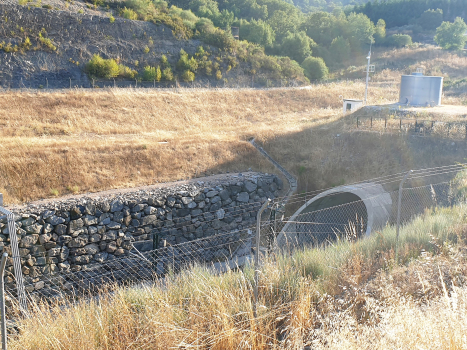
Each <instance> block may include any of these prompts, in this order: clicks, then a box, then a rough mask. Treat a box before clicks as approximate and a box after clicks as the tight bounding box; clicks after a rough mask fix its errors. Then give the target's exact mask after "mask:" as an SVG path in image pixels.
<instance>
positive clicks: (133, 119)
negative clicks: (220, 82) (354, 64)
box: [0, 82, 397, 203]
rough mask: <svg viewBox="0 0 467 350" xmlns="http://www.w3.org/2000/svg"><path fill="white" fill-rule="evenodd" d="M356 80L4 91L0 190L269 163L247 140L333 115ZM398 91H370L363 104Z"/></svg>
mask: <svg viewBox="0 0 467 350" xmlns="http://www.w3.org/2000/svg"><path fill="white" fill-rule="evenodd" d="M363 88H364V87H363V85H362V84H359V83H352V82H350V83H340V84H331V85H319V86H314V87H312V88H310V89H278V90H269V91H258V90H219V91H212V90H211V91H208V90H180V91H179V92H175V91H174V92H167V91H157V90H144V91H143V90H137V91H135V90H123V89H122V90H119V89H117V90H105V91H90V90H88V91H86V90H77V91H71V92H66V93H62V92H55V93H25V92H11V93H3V94H1V95H0V110H1V111H2V112H1V113H0V138H1V143H0V191H1V192H3V193H5V194H6V201H7V203H19V202H24V201H28V200H33V199H38V198H44V197H50V196H53V195H58V194H66V193H70V192H76V193H77V192H87V191H99V190H104V189H110V188H117V187H129V186H137V185H144V184H150V183H156V182H165V181H173V180H177V179H182V178H183V179H186V178H192V177H196V176H200V175H204V174H207V173H218V172H225V171H245V170H246V169H248V168H250V167H251V168H253V169H254V170H261V171H271V170H272V168H271V166H270V165H269V163H267V162H266V161H264V160H263V159H262V158H261V157H260V156H259V155H258V154H257V152H256V151H255V150H254V148H253V147H252V146H251V145H250V144H249V143H248V142H247V139H248V138H250V137H253V136H254V137H260V138H261V139H270V138H274V137H276V136H278V135H288V134H290V135H292V134H294V133H296V132H300V131H302V130H306V129H308V128H310V127H311V126H313V125H318V124H326V123H329V122H333V121H337V120H339V119H340V118H341V113H340V109H341V102H340V99H339V95H344V96H359V95H361V94H362V92H363ZM396 93H397V92H396V91H395V90H388V89H384V90H383V89H379V88H376V89H373V90H372V91H371V94H370V102H371V101H376V100H378V101H379V100H380V99H381V98H383V99H385V100H386V101H388V102H389V101H392V100H394V99H395V97H396ZM295 146H296V147H298V149H297V150H296V151H297V152H299V151H300V149H299V148H300V147H299V146H300V145H295ZM292 151H293V150H292Z"/></svg>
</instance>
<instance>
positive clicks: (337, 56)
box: [329, 36, 350, 63]
mask: <svg viewBox="0 0 467 350" xmlns="http://www.w3.org/2000/svg"><path fill="white" fill-rule="evenodd" d="M329 51H330V56H331V58H332V61H334V62H336V63H341V62H345V61H347V60H348V59H349V57H350V43H349V40H347V39H344V38H343V37H341V36H338V37H337V38H335V39H334V40H333V41H332V43H331V47H330V49H329Z"/></svg>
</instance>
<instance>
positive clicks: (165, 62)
mask: <svg viewBox="0 0 467 350" xmlns="http://www.w3.org/2000/svg"><path fill="white" fill-rule="evenodd" d="M161 65H162V68H167V67H169V66H170V65H169V61H168V60H167V56H166V55H162V57H161Z"/></svg>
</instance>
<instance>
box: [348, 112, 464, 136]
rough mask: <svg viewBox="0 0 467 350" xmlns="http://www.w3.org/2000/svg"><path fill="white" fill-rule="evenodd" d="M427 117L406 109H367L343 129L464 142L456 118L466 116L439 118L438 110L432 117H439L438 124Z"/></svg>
mask: <svg viewBox="0 0 467 350" xmlns="http://www.w3.org/2000/svg"><path fill="white" fill-rule="evenodd" d="M408 107H410V106H408ZM428 113H429V111H428V110H427V111H426V112H425V111H423V110H417V111H411V110H410V109H406V106H404V108H403V109H397V108H377V107H376V108H375V107H368V108H365V109H361V110H359V111H357V112H356V113H355V114H354V115H353V116H352V117H351V118H349V119H348V120H347V127H348V128H349V129H352V130H365V131H375V132H388V133H394V132H404V133H408V134H412V135H417V136H422V137H424V136H426V137H439V138H450V139H457V140H466V139H467V123H466V122H465V121H460V118H465V117H467V115H459V114H458V112H456V113H457V114H456V113H454V114H450V113H449V112H445V113H444V114H443V110H439V111H436V113H437V114H442V118H440V119H442V120H436V119H434V118H436V117H433V116H431V117H430V116H429V115H428Z"/></svg>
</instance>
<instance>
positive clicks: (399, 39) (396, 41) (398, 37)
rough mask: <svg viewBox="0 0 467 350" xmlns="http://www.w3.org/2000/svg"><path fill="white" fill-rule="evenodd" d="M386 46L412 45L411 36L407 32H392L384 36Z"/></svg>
mask: <svg viewBox="0 0 467 350" xmlns="http://www.w3.org/2000/svg"><path fill="white" fill-rule="evenodd" d="M385 44H386V46H393V47H404V46H410V45H412V37H411V36H410V35H407V34H393V35H391V36H389V37H387V38H386V41H385Z"/></svg>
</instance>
